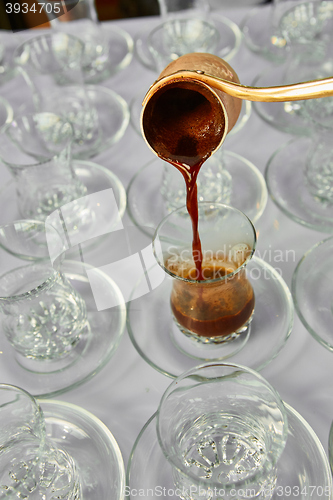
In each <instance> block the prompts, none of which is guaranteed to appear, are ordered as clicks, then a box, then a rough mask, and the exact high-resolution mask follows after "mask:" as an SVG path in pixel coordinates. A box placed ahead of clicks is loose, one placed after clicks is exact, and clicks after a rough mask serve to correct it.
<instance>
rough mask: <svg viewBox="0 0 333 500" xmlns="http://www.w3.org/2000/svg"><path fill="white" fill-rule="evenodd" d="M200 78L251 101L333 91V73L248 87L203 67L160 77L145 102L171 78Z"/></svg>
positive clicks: (294, 98)
mask: <svg viewBox="0 0 333 500" xmlns="http://www.w3.org/2000/svg"><path fill="white" fill-rule="evenodd" d="M189 79H190V80H191V81H193V82H195V81H198V82H202V83H205V84H207V85H209V86H210V87H213V88H215V89H218V90H221V91H222V92H225V93H226V94H229V95H231V96H233V97H237V98H239V99H246V100H248V101H262V102H283V101H300V100H303V99H316V98H318V97H328V96H332V95H333V76H332V77H329V78H325V79H323V80H312V81H309V82H302V83H295V84H292V85H281V86H277V87H247V86H246V85H241V84H240V83H234V82H229V81H228V80H223V79H222V78H218V77H216V76H213V75H210V74H208V73H205V72H203V71H197V70H195V71H194V70H182V71H177V72H176V73H173V74H171V75H168V76H165V77H163V78H161V79H160V80H157V81H156V82H155V83H154V84H153V85H152V86H151V87H150V89H149V90H148V92H147V94H146V96H145V98H144V101H143V105H145V104H146V102H147V101H148V100H149V99H150V97H152V95H153V94H154V93H155V92H156V90H158V89H159V88H161V87H164V85H166V84H167V83H169V82H177V81H180V80H189Z"/></svg>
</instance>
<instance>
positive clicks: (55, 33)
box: [13, 30, 84, 66]
mask: <svg viewBox="0 0 333 500" xmlns="http://www.w3.org/2000/svg"><path fill="white" fill-rule="evenodd" d="M55 37H58V38H59V37H63V38H69V39H72V40H74V41H75V43H77V44H78V45H80V46H81V58H82V57H83V54H84V43H83V42H82V40H80V38H79V37H77V36H75V35H72V34H70V33H65V32H63V31H55V30H50V32H49V33H47V32H46V33H39V34H37V35H34V36H33V37H31V38H28V39H27V40H23V41H22V42H21V43H20V44H19V45H18V46H17V47H16V48H15V50H14V53H13V60H14V61H15V63H16V64H18V65H19V66H21V64H20V63H19V62H18V61H17V58H18V57H20V55H21V54H20V51H21V50H22V49H23V48H24V47H26V46H31V45H32V43H35V42H36V41H37V40H41V39H43V38H47V39H52V38H55Z"/></svg>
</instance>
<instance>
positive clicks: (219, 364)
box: [156, 362, 288, 490]
mask: <svg viewBox="0 0 333 500" xmlns="http://www.w3.org/2000/svg"><path fill="white" fill-rule="evenodd" d="M210 367H227V368H228V367H229V368H235V372H237V371H240V372H245V373H248V374H250V375H252V376H253V377H255V378H256V379H258V380H260V382H261V383H263V384H264V385H265V386H266V387H267V388H268V389H269V390H270V392H271V393H272V395H274V398H275V400H276V401H277V402H278V404H279V409H280V411H281V414H282V417H283V436H282V441H284V446H285V443H286V440H287V435H288V416H287V410H286V407H285V404H284V402H283V400H282V398H281V396H280V394H279V393H278V392H277V390H276V389H275V388H274V387H273V386H272V385H271V384H270V383H269V382H268V381H267V380H266V379H265V378H264V377H263V376H262V375H261V374H260V373H258V372H257V371H255V370H253V369H252V368H248V367H247V366H244V365H239V364H237V363H224V362H208V363H202V364H200V365H197V366H195V367H193V368H190V369H189V370H186V371H185V372H184V373H182V374H181V375H180V376H179V377H177V378H175V379H174V380H173V381H172V382H171V384H170V385H169V386H168V387H167V389H166V390H165V391H164V393H163V395H162V398H161V400H160V403H159V405H158V409H157V411H156V434H157V440H158V443H159V446H160V448H161V450H162V453H163V455H164V456H165V458H166V460H167V461H168V463H169V464H170V465H171V466H172V467H173V468H174V469H176V470H177V471H178V472H179V473H180V474H182V475H184V476H185V477H187V478H189V479H191V480H194V481H196V482H197V483H199V484H203V481H202V478H198V477H196V476H195V475H192V474H191V473H190V471H189V470H185V469H184V470H182V469H181V468H180V467H179V466H178V465H177V464H176V462H175V460H174V458H173V457H170V455H169V453H168V451H167V449H166V448H165V446H164V444H163V439H162V437H161V433H160V413H161V408H162V405H163V403H164V402H165V401H166V399H167V398H168V397H169V395H170V394H172V392H174V388H177V385H178V384H179V383H180V382H182V381H183V380H185V379H186V378H193V379H194V380H197V381H198V383H199V384H200V383H201V382H204V381H207V380H212V381H213V380H216V379H217V377H213V378H211V379H207V378H206V377H200V376H199V375H195V372H199V371H200V370H204V369H206V368H210ZM233 373H234V372H233ZM223 377H224V376H221V378H223ZM284 446H283V447H282V449H281V452H280V455H279V456H278V457H276V459H275V462H274V463H273V467H274V466H275V465H276V463H277V462H278V460H279V458H280V457H281V455H282V453H283V449H284ZM265 463H266V461H265ZM260 474H261V472H260V471H258V472H257V473H255V474H254V475H253V476H251V480H254V479H255V478H256V477H257V476H259V475H260ZM247 482H248V478H245V479H242V480H240V481H239V482H237V483H235V482H234V483H233V484H231V485H230V486H229V485H223V484H222V483H215V482H212V483H211V484H209V485H207V489H210V488H221V487H222V486H223V488H226V490H228V489H229V488H232V489H233V488H234V487H235V486H237V487H238V488H241V487H242V485H246V484H247Z"/></svg>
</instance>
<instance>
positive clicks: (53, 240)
mask: <svg viewBox="0 0 333 500" xmlns="http://www.w3.org/2000/svg"><path fill="white" fill-rule="evenodd" d="M66 248H67V244H66V239H65V234H61V233H59V232H58V231H57V230H56V229H55V228H54V227H53V226H51V225H49V224H45V223H43V222H39V221H33V220H21V221H14V222H12V223H9V224H7V225H4V226H1V227H0V250H4V251H1V258H0V316H1V322H2V324H1V326H2V330H3V332H4V334H5V336H6V337H7V339H8V341H9V343H10V344H11V346H12V347H13V349H14V350H15V352H16V355H17V358H18V360H19V362H20V363H21V364H22V363H23V364H25V365H27V366H28V363H27V362H26V361H27V360H28V361H30V362H34V361H39V362H42V363H41V366H40V369H41V370H43V369H44V370H46V367H45V361H48V360H49V361H51V360H58V359H62V358H63V357H64V356H66V355H68V354H69V353H70V352H71V351H72V350H73V349H74V348H75V346H76V345H77V343H78V342H79V340H80V336H81V335H82V334H83V333H84V332H85V331H86V329H87V328H89V324H88V320H87V313H86V304H85V302H84V300H83V299H82V297H81V296H80V294H79V293H78V291H77V290H75V289H74V288H73V286H72V285H71V284H70V282H69V281H68V279H67V278H66V276H65V275H64V274H63V273H62V272H61V263H62V260H63V258H64V252H65V250H66ZM20 259H24V260H26V261H28V263H25V264H23V263H22V261H21V260H20ZM21 360H22V361H21Z"/></svg>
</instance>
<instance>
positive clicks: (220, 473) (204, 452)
mask: <svg viewBox="0 0 333 500" xmlns="http://www.w3.org/2000/svg"><path fill="white" fill-rule="evenodd" d="M287 433H288V423H287V416H286V411H285V407H284V405H283V402H282V400H281V399H280V397H279V395H278V394H277V392H276V391H275V390H274V389H273V387H271V386H270V385H269V384H268V382H267V381H266V380H265V379H264V378H263V377H262V376H261V375H259V374H258V373H256V372H255V371H253V370H250V369H249V368H245V367H242V366H238V365H233V364H222V363H211V364H205V365H200V366H197V367H195V368H193V369H191V370H189V371H187V372H185V373H184V374H183V375H181V376H180V377H178V378H176V379H175V380H174V381H173V382H172V384H171V385H170V386H169V388H168V389H167V390H166V392H165V393H164V395H163V397H162V399H161V402H160V406H159V409H158V413H157V436H158V440H159V444H160V446H161V448H162V451H163V453H164V455H165V457H166V459H167V460H168V462H169V463H170V465H171V468H172V474H173V480H174V485H175V488H176V491H177V493H176V494H177V495H178V496H180V497H181V498H183V499H185V500H198V499H201V500H202V499H205V500H215V499H216V500H217V499H220V498H223V499H225V500H229V499H237V500H242V499H245V498H247V499H254V498H255V499H258V500H261V499H269V498H271V497H272V495H273V493H274V488H275V485H276V481H277V464H278V461H279V459H280V457H281V454H282V452H283V450H284V447H285V444H286V440H287Z"/></svg>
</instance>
